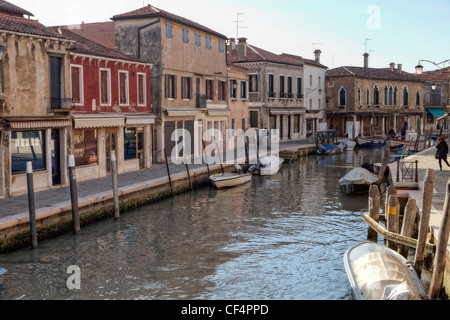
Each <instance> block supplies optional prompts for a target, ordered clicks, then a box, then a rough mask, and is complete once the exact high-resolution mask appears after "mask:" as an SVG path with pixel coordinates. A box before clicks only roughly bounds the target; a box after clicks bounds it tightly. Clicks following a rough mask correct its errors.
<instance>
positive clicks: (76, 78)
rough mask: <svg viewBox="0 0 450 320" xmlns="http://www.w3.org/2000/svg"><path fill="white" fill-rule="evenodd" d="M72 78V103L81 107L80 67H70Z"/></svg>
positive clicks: (81, 76) (81, 84)
mask: <svg viewBox="0 0 450 320" xmlns="http://www.w3.org/2000/svg"><path fill="white" fill-rule="evenodd" d="M70 70H71V78H72V82H71V84H72V103H73V104H75V105H83V100H84V99H83V68H82V67H81V66H72V67H71V69H70Z"/></svg>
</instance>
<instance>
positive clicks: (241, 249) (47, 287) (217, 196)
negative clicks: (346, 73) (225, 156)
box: [0, 149, 382, 300]
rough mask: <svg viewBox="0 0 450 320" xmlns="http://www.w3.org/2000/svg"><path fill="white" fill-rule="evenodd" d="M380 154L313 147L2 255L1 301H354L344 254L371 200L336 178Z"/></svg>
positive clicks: (358, 234)
mask: <svg viewBox="0 0 450 320" xmlns="http://www.w3.org/2000/svg"><path fill="white" fill-rule="evenodd" d="M381 158H382V150H381V149H369V150H364V149H361V150H358V151H355V152H346V153H344V154H341V155H333V156H316V155H312V156H309V157H306V158H304V159H302V160H299V161H296V162H294V163H292V164H285V165H284V166H283V168H282V171H281V172H280V173H279V174H277V175H276V176H273V177H259V176H255V177H254V178H253V181H252V182H251V183H250V184H247V185H245V186H241V187H238V188H234V189H229V190H224V191H217V190H214V189H210V188H209V187H203V188H201V189H199V190H195V191H194V192H188V193H185V194H182V195H178V196H176V197H175V198H173V199H167V200H164V201H161V202H158V203H155V204H152V205H149V206H147V207H145V208H141V209H139V210H136V211H133V212H128V213H122V216H121V219H120V221H119V222H116V221H114V219H113V218H112V219H109V220H105V221H102V222H99V223H96V224H94V225H91V226H88V227H85V228H83V229H82V234H81V236H79V237H75V236H73V235H72V234H66V235H63V236H60V237H58V238H56V239H51V240H47V241H43V242H40V243H39V248H38V249H37V250H31V249H29V248H26V249H23V250H18V251H15V252H13V253H10V254H3V255H0V267H2V268H6V269H7V270H9V271H8V274H7V275H6V278H5V282H4V284H3V285H2V286H0V300H94V299H95V300H99V299H100V300H109V299H114V300H116V299H117V300H128V299H129V300H140V299H143V300H197V299H203V300H350V299H352V294H351V288H350V285H349V283H348V279H347V276H346V273H345V269H344V264H343V254H344V252H345V251H346V250H347V249H348V248H349V247H351V246H353V245H355V244H357V243H359V242H362V241H364V240H365V239H366V236H367V225H366V224H365V222H364V220H363V218H362V216H361V215H362V214H363V213H365V212H366V211H367V205H368V198H367V195H362V196H354V195H353V196H349V195H346V194H345V193H344V192H343V191H342V190H341V189H340V188H339V186H338V184H337V182H338V180H339V179H340V178H341V177H343V176H344V175H345V174H346V173H347V172H348V171H350V170H351V169H352V168H353V167H356V166H361V165H362V164H363V163H365V162H368V163H376V162H381ZM71 266H75V267H72V269H68V268H69V267H71ZM74 268H75V269H74ZM78 279H79V280H80V281H79V282H77V280H78ZM78 285H79V289H78V288H77V286H78ZM69 287H70V288H72V289H69ZM74 287H75V288H74Z"/></svg>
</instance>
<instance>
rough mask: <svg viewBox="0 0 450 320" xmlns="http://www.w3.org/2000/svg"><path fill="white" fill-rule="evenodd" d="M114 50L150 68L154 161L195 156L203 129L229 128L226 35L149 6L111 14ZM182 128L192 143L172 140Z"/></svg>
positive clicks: (197, 154) (221, 129) (199, 149)
mask: <svg viewBox="0 0 450 320" xmlns="http://www.w3.org/2000/svg"><path fill="white" fill-rule="evenodd" d="M112 19H113V21H114V23H115V33H116V48H117V49H118V50H120V51H121V52H123V53H126V54H130V55H133V56H135V57H137V58H139V59H142V60H144V61H148V62H150V63H152V64H153V66H154V67H153V69H152V81H151V90H152V110H153V113H154V114H155V116H157V123H156V126H155V127H156V128H155V132H154V139H153V149H154V160H155V162H157V163H161V162H164V158H165V152H166V153H167V156H168V158H172V156H173V155H174V156H175V157H178V158H179V157H183V158H184V157H185V156H190V155H194V156H199V155H201V154H202V138H203V135H204V133H205V131H206V130H207V129H217V130H219V131H220V132H222V133H223V134H225V132H226V129H227V128H228V122H229V117H230V112H231V111H230V108H229V105H228V96H229V91H228V76H227V72H228V70H227V61H226V41H227V37H226V36H224V35H221V34H219V33H217V32H215V31H213V30H211V29H209V28H207V27H205V26H202V25H200V24H198V23H195V22H193V21H190V20H187V19H185V18H183V17H179V16H176V15H174V14H171V13H169V12H166V11H164V10H160V9H158V8H155V7H153V6H150V5H148V6H146V7H144V8H141V9H138V10H135V11H132V12H129V13H124V14H119V15H116V16H114V17H113V18H112ZM176 129H183V130H184V131H180V132H184V134H186V135H187V136H190V137H191V140H188V139H183V138H178V137H176V136H173V134H174V132H176Z"/></svg>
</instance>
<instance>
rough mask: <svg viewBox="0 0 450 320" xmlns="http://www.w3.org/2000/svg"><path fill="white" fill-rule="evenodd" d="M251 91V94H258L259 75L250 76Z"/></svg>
mask: <svg viewBox="0 0 450 320" xmlns="http://www.w3.org/2000/svg"><path fill="white" fill-rule="evenodd" d="M249 87H250V88H249V90H250V92H258V90H259V89H258V75H257V74H251V75H249Z"/></svg>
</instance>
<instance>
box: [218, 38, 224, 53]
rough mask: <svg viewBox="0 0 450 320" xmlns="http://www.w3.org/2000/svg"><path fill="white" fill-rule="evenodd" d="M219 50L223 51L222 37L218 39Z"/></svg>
mask: <svg viewBox="0 0 450 320" xmlns="http://www.w3.org/2000/svg"><path fill="white" fill-rule="evenodd" d="M219 51H220V52H224V51H225V43H224V42H223V39H219Z"/></svg>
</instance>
